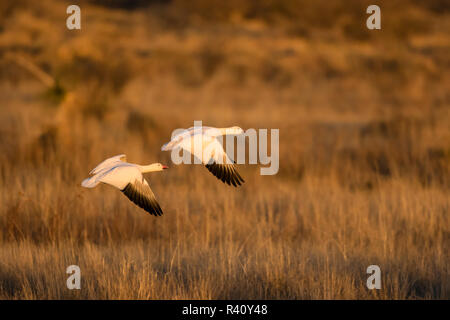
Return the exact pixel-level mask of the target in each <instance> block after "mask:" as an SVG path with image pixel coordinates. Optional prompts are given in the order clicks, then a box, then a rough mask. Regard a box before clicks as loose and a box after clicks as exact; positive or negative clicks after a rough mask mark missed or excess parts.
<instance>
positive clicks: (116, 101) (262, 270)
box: [0, 0, 450, 299]
mask: <svg viewBox="0 0 450 320" xmlns="http://www.w3.org/2000/svg"><path fill="white" fill-rule="evenodd" d="M70 4H78V5H79V6H80V8H81V30H68V29H67V28H66V19H67V17H68V16H69V15H68V14H66V8H67V6H68V5H70ZM370 4H377V5H379V6H380V8H381V30H368V29H367V28H366V19H367V18H368V16H369V15H368V14H366V8H367V7H368V6H369V5H370ZM449 17H450V4H449V3H448V1H444V0H429V1H415V0H410V1H407V0H399V1H395V2H392V1H378V2H377V3H372V2H370V1H360V0H347V1H338V0H331V1H303V0H295V1H294V0H281V1H275V0H261V1H237V0H230V1H211V0H192V1H181V0H171V1H170V0H153V1H139V0H134V1H132V0H129V1H125V0H110V1H107V0H92V1H87V0H86V1H56V0H53V1H32V0H16V1H12V0H11V1H9V0H5V1H2V2H1V3H0V150H1V152H0V191H1V192H0V203H1V206H0V229H1V232H0V297H1V298H8V299H9V298H31V299H42V298H46V299H56V298H66V299H69V298H98V299H106V298H128V299H132V298H141V299H148V298H149V299H158V298H165V299H177V298H203V299H209V298H215V299H221V298H224V299H226V298H234V299H240V298H249V299H250V298H259V299H263V298H273V299H278V298H283V299H301V298H306V299H308V298H314V299H323V298H325V299H335V298H339V299H342V298H344V299H346V298H384V299H393V298H402V299H404V298H441V299H443V298H444V299H448V298H449V297H450V278H449V274H450V273H449V270H448V263H449V262H450V257H449V255H448V252H449V249H450V246H449V245H450V220H449V206H450V202H449V198H450V197H449V196H450V192H449V191H450V174H449V173H450V172H449V169H450V130H449V128H450V112H449V111H450V91H449V87H450V72H449V71H450V60H449V53H450V19H449ZM194 120H202V121H203V124H204V125H207V126H217V127H228V126H234V125H237V126H240V127H242V128H244V129H247V128H255V129H258V128H278V129H280V170H279V173H278V174H277V175H275V176H260V175H259V167H258V166H256V165H240V166H238V170H239V172H240V173H241V175H242V176H243V177H244V179H245V180H246V184H245V185H244V186H243V187H241V188H239V189H234V188H230V187H228V186H226V185H222V183H221V182H220V181H218V180H217V179H216V178H215V177H213V176H212V175H211V174H210V173H209V172H208V171H207V170H206V169H205V168H203V167H201V166H185V165H181V166H175V165H173V164H171V162H170V153H167V152H166V153H162V152H160V147H161V146H162V145H163V144H164V143H165V142H167V141H169V139H170V136H171V133H172V131H173V130H174V129H176V128H188V127H191V126H193V123H194ZM121 153H126V154H127V156H128V160H129V161H130V162H134V163H140V164H148V163H153V162H162V163H164V164H168V165H169V166H170V167H171V168H170V170H167V171H165V172H164V173H161V174H158V173H155V174H153V175H151V176H148V177H147V178H148V179H149V180H150V185H151V186H152V188H153V190H154V192H155V194H156V196H157V198H158V200H159V202H160V204H161V206H162V208H163V210H164V211H165V215H164V216H163V217H161V218H154V217H151V216H147V215H146V214H145V213H144V212H143V211H141V210H140V209H139V208H137V207H135V206H134V205H133V204H132V203H130V202H129V201H128V200H127V199H126V198H125V197H123V196H122V195H121V194H120V192H116V191H115V190H112V189H111V188H108V187H99V188H97V189H94V190H85V189H82V188H81V187H80V186H79V185H80V182H81V181H82V179H84V178H85V177H86V176H87V174H88V173H89V171H90V170H91V169H92V168H93V167H94V166H95V165H96V164H97V163H99V162H100V161H102V160H103V159H105V158H107V157H110V156H113V155H116V154H121ZM71 264H79V265H80V267H81V269H82V273H83V275H85V278H83V279H85V280H83V281H85V282H83V283H84V288H85V289H84V290H81V291H69V290H67V289H66V287H65V279H66V274H65V267H67V266H68V265H71ZM371 264H379V265H380V267H381V270H382V276H383V284H384V287H383V288H384V290H380V291H377V290H375V291H370V290H367V288H366V287H365V281H366V277H367V275H366V274H365V269H366V268H367V266H369V265H371ZM111 279H116V282H114V283H112V282H111Z"/></svg>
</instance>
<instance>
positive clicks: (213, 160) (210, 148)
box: [161, 126, 244, 187]
mask: <svg viewBox="0 0 450 320" xmlns="http://www.w3.org/2000/svg"><path fill="white" fill-rule="evenodd" d="M243 132H244V131H243V130H242V129H241V128H239V127H230V128H214V127H205V126H202V127H191V128H189V129H186V130H184V131H183V132H182V133H180V134H178V135H176V136H175V137H173V138H172V140H171V141H169V142H168V143H166V144H165V145H163V146H162V148H161V150H162V151H169V150H174V149H177V148H181V149H183V150H186V151H188V152H189V153H191V154H193V155H194V157H196V158H198V159H200V160H201V161H202V163H203V164H204V165H205V167H206V168H207V169H208V170H209V171H210V172H211V173H212V174H213V175H214V176H215V177H217V178H218V179H219V180H221V181H222V182H223V183H227V184H228V185H233V186H235V187H237V186H240V185H241V184H242V183H244V179H242V177H241V176H240V175H239V173H238V172H237V170H236V167H235V166H234V162H233V161H232V160H231V159H230V158H229V157H228V155H227V154H226V152H225V150H224V149H223V147H222V144H221V143H220V142H219V140H217V137H219V136H223V135H228V134H234V135H238V134H242V133H243ZM198 139H199V140H200V141H201V144H202V147H201V148H195V147H194V145H195V143H196V140H197V141H199V140H198Z"/></svg>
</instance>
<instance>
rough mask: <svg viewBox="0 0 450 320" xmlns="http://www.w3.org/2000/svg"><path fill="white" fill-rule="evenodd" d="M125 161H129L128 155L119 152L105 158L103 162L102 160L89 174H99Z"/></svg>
mask: <svg viewBox="0 0 450 320" xmlns="http://www.w3.org/2000/svg"><path fill="white" fill-rule="evenodd" d="M125 161H127V156H126V155H124V154H119V155H117V156H114V157H111V158H108V159H106V160H104V161H103V162H101V163H100V164H99V165H98V166H96V167H95V168H94V169H93V170H92V171H91V172H89V175H94V174H97V173H99V172H100V171H102V170H104V169H106V168H111V167H113V166H114V165H116V164H118V163H120V162H125Z"/></svg>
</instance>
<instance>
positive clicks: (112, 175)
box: [81, 154, 167, 216]
mask: <svg viewBox="0 0 450 320" xmlns="http://www.w3.org/2000/svg"><path fill="white" fill-rule="evenodd" d="M164 169H167V166H164V165H162V164H160V163H154V164H150V165H147V166H141V165H138V164H134V163H129V162H126V156H125V155H124V154H121V155H117V156H114V157H111V158H109V159H106V160H105V161H103V162H102V163H100V164H99V165H98V166H96V167H95V168H94V169H93V170H92V171H91V172H90V177H89V178H86V179H84V180H83V182H82V183H81V186H83V187H85V188H94V187H96V186H97V185H98V184H99V183H105V184H108V185H110V186H113V187H115V188H117V189H119V190H120V191H122V192H123V194H125V195H126V196H127V197H128V198H129V199H130V200H131V201H133V202H134V203H135V204H136V205H138V206H139V207H141V208H142V209H144V210H145V211H147V212H148V213H150V214H152V215H155V216H160V215H162V214H163V212H162V210H161V207H160V206H159V204H158V202H157V201H156V198H155V195H154V194H153V191H152V190H151V189H150V186H149V184H148V182H147V181H146V180H145V178H144V176H143V173H147V172H156V171H162V170H164Z"/></svg>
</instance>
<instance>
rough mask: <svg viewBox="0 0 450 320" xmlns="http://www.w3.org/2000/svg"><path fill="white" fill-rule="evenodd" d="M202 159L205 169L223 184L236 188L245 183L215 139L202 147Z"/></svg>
mask: <svg viewBox="0 0 450 320" xmlns="http://www.w3.org/2000/svg"><path fill="white" fill-rule="evenodd" d="M202 157H203V161H202V162H203V164H204V165H205V166H206V168H207V169H208V170H209V171H210V172H211V173H212V174H213V175H214V176H215V177H217V178H218V179H219V180H222V182H223V183H227V184H228V185H231V184H232V185H233V186H235V187H237V186H238V185H239V186H240V185H241V183H244V182H245V181H244V179H242V177H241V175H240V174H239V173H238V172H237V170H236V167H235V166H234V164H233V161H231V159H230V158H229V157H228V155H227V154H226V152H225V150H223V147H222V145H221V144H220V142H219V141H218V140H217V139H215V138H213V139H212V141H211V142H210V143H209V144H208V145H206V146H205V147H204V150H203V156H202Z"/></svg>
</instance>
